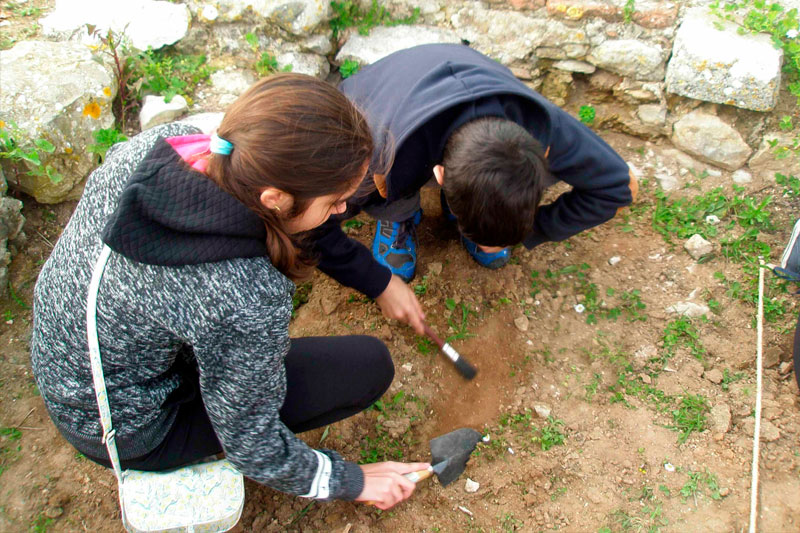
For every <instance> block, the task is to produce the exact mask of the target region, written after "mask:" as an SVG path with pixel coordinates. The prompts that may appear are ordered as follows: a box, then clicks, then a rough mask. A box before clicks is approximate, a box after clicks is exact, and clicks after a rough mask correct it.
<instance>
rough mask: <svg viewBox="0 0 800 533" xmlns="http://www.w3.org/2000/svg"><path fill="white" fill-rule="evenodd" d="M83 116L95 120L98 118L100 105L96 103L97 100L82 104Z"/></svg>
mask: <svg viewBox="0 0 800 533" xmlns="http://www.w3.org/2000/svg"><path fill="white" fill-rule="evenodd" d="M83 116H84V117H92V118H93V119H95V120H97V119H98V118H100V106H99V105H97V102H90V103H88V104H86V105H85V106H83Z"/></svg>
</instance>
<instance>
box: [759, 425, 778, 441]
mask: <svg viewBox="0 0 800 533" xmlns="http://www.w3.org/2000/svg"><path fill="white" fill-rule="evenodd" d="M779 438H781V432H780V430H778V428H776V427H775V425H774V424H773V423H772V422H770V421H769V420H762V421H761V440H763V441H766V442H775V441H776V440H778V439H779Z"/></svg>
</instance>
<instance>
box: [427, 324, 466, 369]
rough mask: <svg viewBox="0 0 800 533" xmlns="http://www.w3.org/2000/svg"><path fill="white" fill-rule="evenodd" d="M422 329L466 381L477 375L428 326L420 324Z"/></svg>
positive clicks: (454, 350) (464, 360) (453, 349)
mask: <svg viewBox="0 0 800 533" xmlns="http://www.w3.org/2000/svg"><path fill="white" fill-rule="evenodd" d="M422 327H423V328H424V329H425V335H427V336H428V337H429V338H430V339H431V340H432V341H433V342H435V343H436V345H437V346H439V349H440V350H441V351H442V353H443V354H445V355H446V356H447V358H448V359H450V360H451V361H452V362H453V364H454V365H456V370H458V372H459V373H460V374H461V375H462V376H464V377H465V378H467V379H472V378H474V377H475V374H477V373H478V370H477V369H476V368H475V367H474V366H472V365H471V364H470V363H469V361H467V360H466V359H464V358H463V357H462V356H461V354H459V353H458V352H457V351H456V349H455V348H453V347H452V346H450V344H449V343H447V342H444V341H443V340H442V339H440V338H439V336H438V335H437V334H436V333H434V332H433V330H432V329H431V328H430V326H428V324H422Z"/></svg>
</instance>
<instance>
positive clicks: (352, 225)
mask: <svg viewBox="0 0 800 533" xmlns="http://www.w3.org/2000/svg"><path fill="white" fill-rule="evenodd" d="M363 225H364V223H363V222H362V221H360V220H358V219H357V218H351V219H350V220H346V221H345V222H344V224H342V226H343V227H345V228H347V229H358V228H360V227H362V226H363Z"/></svg>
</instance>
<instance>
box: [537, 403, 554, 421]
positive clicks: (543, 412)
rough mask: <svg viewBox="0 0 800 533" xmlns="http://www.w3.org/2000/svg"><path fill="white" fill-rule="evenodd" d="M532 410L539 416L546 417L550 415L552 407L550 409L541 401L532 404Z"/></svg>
mask: <svg viewBox="0 0 800 533" xmlns="http://www.w3.org/2000/svg"><path fill="white" fill-rule="evenodd" d="M533 411H534V412H535V413H536V416H538V417H539V418H547V417H549V416H550V413H551V412H552V409H550V406H549V405H545V404H543V403H537V404H536V405H534V406H533Z"/></svg>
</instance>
